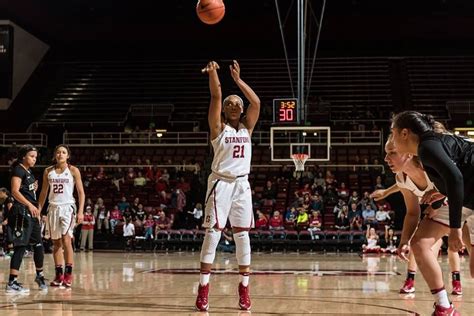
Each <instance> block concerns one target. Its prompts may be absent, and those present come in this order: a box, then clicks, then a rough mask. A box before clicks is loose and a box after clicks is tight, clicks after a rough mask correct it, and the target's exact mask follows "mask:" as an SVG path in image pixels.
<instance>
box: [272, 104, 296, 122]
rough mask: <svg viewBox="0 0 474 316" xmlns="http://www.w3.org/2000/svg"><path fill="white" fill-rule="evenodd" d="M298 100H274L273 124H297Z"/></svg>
mask: <svg viewBox="0 0 474 316" xmlns="http://www.w3.org/2000/svg"><path fill="white" fill-rule="evenodd" d="M297 122H298V99H293V98H287V99H273V123H297Z"/></svg>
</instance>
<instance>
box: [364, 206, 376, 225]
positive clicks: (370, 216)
mask: <svg viewBox="0 0 474 316" xmlns="http://www.w3.org/2000/svg"><path fill="white" fill-rule="evenodd" d="M362 218H363V219H364V225H377V220H376V219H375V209H373V208H372V206H371V205H370V204H366V205H365V207H364V208H363V209H362Z"/></svg>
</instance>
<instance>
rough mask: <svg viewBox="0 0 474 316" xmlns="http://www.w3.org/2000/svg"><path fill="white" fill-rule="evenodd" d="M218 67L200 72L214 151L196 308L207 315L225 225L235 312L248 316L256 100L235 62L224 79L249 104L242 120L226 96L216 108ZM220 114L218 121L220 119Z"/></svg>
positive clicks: (238, 103)
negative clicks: (234, 269)
mask: <svg viewBox="0 0 474 316" xmlns="http://www.w3.org/2000/svg"><path fill="white" fill-rule="evenodd" d="M218 69H219V65H218V64H217V63H216V62H214V61H211V62H210V63H208V64H207V66H206V68H204V69H203V72H207V73H208V75H209V89H210V92H211V102H210V105H209V115H208V121H209V127H210V132H211V144H212V147H213V149H214V159H213V161H212V166H211V168H212V173H211V174H210V176H209V179H208V189H207V194H206V208H205V217H204V223H203V226H204V227H205V228H206V235H205V237H204V241H203V244H202V249H201V260H200V261H201V269H200V272H201V273H200V280H199V290H198V296H197V299H196V308H197V309H198V310H200V311H207V310H208V309H209V297H208V296H209V278H210V273H211V268H212V263H213V262H214V258H215V255H216V247H217V244H218V243H219V240H220V238H221V233H222V229H223V228H224V227H225V225H226V222H227V219H229V221H230V224H231V226H232V232H233V236H234V241H235V246H236V257H237V263H238V265H239V280H240V283H239V288H238V292H239V306H240V309H242V310H250V307H251V302H250V294H249V273H250V239H249V230H250V229H251V228H252V227H253V226H254V218H253V209H252V194H251V190H250V184H249V182H248V178H247V176H248V174H249V172H250V160H251V156H252V142H251V139H250V136H251V135H252V131H253V129H254V127H255V124H256V123H257V120H258V117H259V114H260V99H259V98H258V96H257V95H256V94H255V92H254V91H253V90H252V89H251V88H250V87H249V86H248V85H247V84H246V83H245V82H244V81H243V80H242V79H241V78H240V66H239V64H238V63H237V61H235V60H234V61H233V64H232V65H230V74H231V76H232V78H233V79H234V81H235V83H236V84H237V86H238V87H239V89H240V90H241V91H242V93H243V94H244V96H245V98H247V100H248V101H249V102H250V106H249V107H248V109H247V112H246V115H245V116H243V117H241V116H242V113H243V112H244V103H243V101H242V99H241V98H240V97H239V96H237V95H230V96H228V97H226V98H225V99H224V101H223V102H222V91H221V85H220V82H219V77H218V75H217V70H218ZM222 112H224V117H222Z"/></svg>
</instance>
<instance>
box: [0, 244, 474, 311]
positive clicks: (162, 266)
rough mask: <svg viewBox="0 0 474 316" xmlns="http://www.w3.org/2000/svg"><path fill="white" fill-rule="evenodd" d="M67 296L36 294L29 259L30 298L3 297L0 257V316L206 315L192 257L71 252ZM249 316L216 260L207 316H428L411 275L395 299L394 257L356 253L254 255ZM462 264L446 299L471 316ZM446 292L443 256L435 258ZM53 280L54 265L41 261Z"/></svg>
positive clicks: (419, 284)
mask: <svg viewBox="0 0 474 316" xmlns="http://www.w3.org/2000/svg"><path fill="white" fill-rule="evenodd" d="M75 258H76V267H75V269H74V275H75V280H74V285H73V286H74V287H73V289H72V290H66V289H62V288H50V289H49V290H48V291H47V292H46V293H43V292H40V291H39V290H38V289H37V286H36V284H35V283H34V282H33V280H34V265H33V259H32V258H25V261H24V262H23V267H22V268H23V269H22V270H23V272H22V274H21V276H20V282H23V283H24V284H25V285H26V286H28V287H30V289H31V292H30V294H29V295H27V296H25V295H21V296H18V295H17V296H12V295H7V294H5V292H4V291H3V288H4V287H5V280H6V279H7V278H8V267H9V259H4V258H3V257H0V280H1V284H0V286H2V290H0V315H28V316H33V315H45V316H55V315H58V316H59V315H61V316H63V315H64V316H66V315H113V316H117V315H127V316H132V315H208V313H199V312H196V311H195V310H194V301H195V296H196V291H197V286H198V274H197V271H198V270H197V269H198V267H199V264H198V261H199V253H191V252H185V253H170V254H163V253H160V254H158V253H156V254H152V253H143V252H140V253H100V252H95V253H78V254H76V257H75ZM252 259H253V260H252V261H253V271H254V274H253V275H252V277H251V283H250V285H251V293H252V303H253V306H252V313H251V314H250V313H247V312H240V313H239V310H238V308H237V283H238V277H237V275H236V274H235V270H234V268H235V263H236V261H235V257H234V255H232V254H218V256H217V257H216V265H215V267H216V269H217V271H218V272H219V273H215V274H213V276H212V277H211V293H210V310H209V315H308V314H321V315H384V314H386V315H417V314H418V315H430V314H431V312H432V305H433V301H432V298H431V295H430V294H429V291H428V289H427V287H426V285H425V283H424V282H423V280H422V278H421V275H420V274H418V275H417V279H416V291H417V292H416V294H415V297H407V296H400V295H399V294H398V290H399V288H400V286H401V284H402V283H403V281H404V277H405V271H406V266H405V264H404V263H402V262H401V261H399V260H397V259H396V258H395V257H391V256H388V257H379V256H371V257H364V258H362V257H360V256H359V255H356V254H326V255H324V254H297V253H286V254H282V253H273V254H263V253H260V254H253V258H252ZM466 259H467V258H462V281H463V290H464V295H463V296H462V297H460V298H452V299H453V301H454V303H455V305H456V306H457V307H458V308H459V310H460V311H461V312H462V315H474V299H473V297H474V280H470V279H469V278H468V262H467V260H466ZM440 261H441V262H442V266H443V271H444V272H445V279H446V280H447V281H448V282H447V289H448V290H449V291H450V290H451V286H450V285H451V281H450V276H449V274H448V270H449V268H448V265H447V259H446V257H443V258H441V259H440ZM45 267H46V277H47V278H49V279H51V278H52V277H53V267H54V265H53V259H52V256H51V255H47V256H46V260H45Z"/></svg>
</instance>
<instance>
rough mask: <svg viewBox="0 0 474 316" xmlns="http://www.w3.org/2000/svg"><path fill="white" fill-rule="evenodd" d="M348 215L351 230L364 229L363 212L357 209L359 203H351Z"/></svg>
mask: <svg viewBox="0 0 474 316" xmlns="http://www.w3.org/2000/svg"><path fill="white" fill-rule="evenodd" d="M348 217H349V226H350V229H351V230H355V229H356V230H362V213H361V211H360V210H359V209H357V204H355V203H352V204H351V208H350V210H349V216H348Z"/></svg>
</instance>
